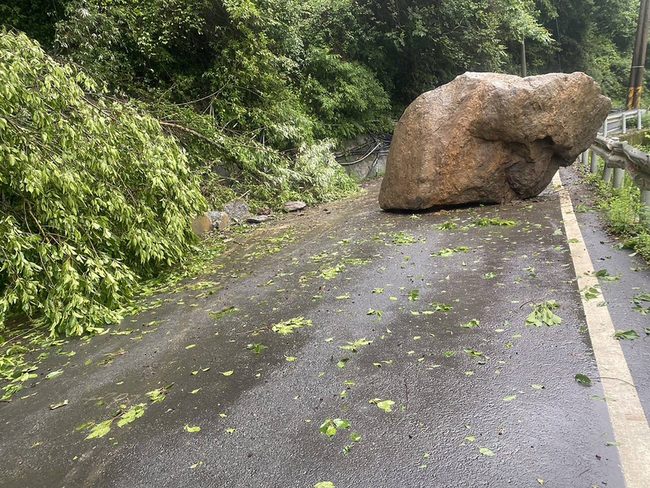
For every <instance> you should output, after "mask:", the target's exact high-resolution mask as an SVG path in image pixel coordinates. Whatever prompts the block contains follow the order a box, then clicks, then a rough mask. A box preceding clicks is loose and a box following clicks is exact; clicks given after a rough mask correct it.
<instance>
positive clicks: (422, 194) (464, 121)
mask: <svg viewBox="0 0 650 488" xmlns="http://www.w3.org/2000/svg"><path fill="white" fill-rule="evenodd" d="M610 108H611V102H610V100H609V98H607V97H604V96H602V95H601V94H600V87H599V86H598V84H597V83H596V82H595V81H594V80H593V79H592V78H590V77H589V76H587V75H585V74H584V73H573V74H570V75H568V74H561V73H552V74H548V75H542V76H531V77H528V78H520V77H518V76H511V75H503V74H496V73H465V74H464V75H461V76H459V77H458V78H456V79H455V80H454V81H452V82H451V83H449V84H447V85H444V86H441V87H440V88H437V89H435V90H433V91H430V92H427V93H424V94H422V95H420V96H419V97H418V98H417V99H416V100H415V101H414V102H413V103H412V104H411V105H410V106H409V107H408V108H407V109H406V111H405V112H404V114H403V115H402V118H401V119H400V121H399V123H398V124H397V128H396V130H395V134H394V136H393V142H392V145H391V148H390V152H389V154H388V161H387V163H386V175H385V176H384V180H383V181H382V184H381V191H380V193H379V205H380V206H381V208H383V209H396V210H397V209H404V210H416V209H426V208H431V207H435V206H440V205H456V204H463V203H470V202H482V203H502V202H508V201H511V200H515V199H523V198H530V197H533V196H536V195H539V194H540V193H541V192H542V190H544V188H546V186H547V185H548V184H549V183H550V181H551V179H552V178H553V175H554V174H555V172H556V171H557V169H558V168H559V167H560V166H568V165H570V164H571V163H572V162H573V161H574V160H575V159H576V157H577V156H578V155H579V154H580V153H582V152H583V151H585V150H586V149H587V148H589V146H590V145H591V144H592V143H593V141H594V139H595V137H596V133H597V131H598V128H599V127H600V126H601V125H602V123H603V121H604V120H605V118H606V117H607V114H608V113H609V110H610Z"/></svg>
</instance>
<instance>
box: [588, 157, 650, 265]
mask: <svg viewBox="0 0 650 488" xmlns="http://www.w3.org/2000/svg"><path fill="white" fill-rule="evenodd" d="M641 149H642V150H643V151H645V152H650V146H642V147H641ZM604 170H605V164H604V162H603V160H602V159H600V158H599V168H598V172H597V173H596V174H593V175H589V176H588V177H587V181H588V182H589V183H590V184H591V185H592V186H593V187H594V188H595V190H596V195H597V200H596V204H597V206H598V208H599V209H600V210H602V212H603V217H604V222H605V225H606V227H607V229H608V230H609V232H611V233H612V234H614V235H615V236H618V237H620V239H621V242H622V245H623V246H625V247H626V248H629V249H632V250H634V251H635V252H636V253H638V254H639V255H640V256H642V257H643V258H645V260H646V261H647V262H648V263H650V210H648V207H647V206H646V205H645V204H644V203H642V202H641V190H640V189H639V187H638V186H636V184H635V183H634V182H633V181H632V179H631V178H630V176H629V174H628V173H627V172H626V173H625V177H624V179H623V185H622V186H621V188H618V189H617V188H614V187H613V186H612V185H611V184H610V183H606V182H605V181H603V172H604ZM578 211H586V209H585V208H580V207H578Z"/></svg>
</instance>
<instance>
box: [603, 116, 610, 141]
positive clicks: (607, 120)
mask: <svg viewBox="0 0 650 488" xmlns="http://www.w3.org/2000/svg"><path fill="white" fill-rule="evenodd" d="M608 122H609V119H605V123H604V124H603V137H604V138H605V139H607V123H608Z"/></svg>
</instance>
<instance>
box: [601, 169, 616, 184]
mask: <svg viewBox="0 0 650 488" xmlns="http://www.w3.org/2000/svg"><path fill="white" fill-rule="evenodd" d="M613 172H614V169H613V168H608V167H607V166H605V171H603V181H604V182H605V183H607V184H609V182H610V181H612V173H613Z"/></svg>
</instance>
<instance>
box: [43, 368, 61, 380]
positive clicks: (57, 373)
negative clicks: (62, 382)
mask: <svg viewBox="0 0 650 488" xmlns="http://www.w3.org/2000/svg"><path fill="white" fill-rule="evenodd" d="M62 374H63V370H62V369H58V370H56V371H52V372H51V373H49V374H48V375H47V376H46V377H45V379H46V380H53V379H54V378H58V377H59V376H61V375H62Z"/></svg>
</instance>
